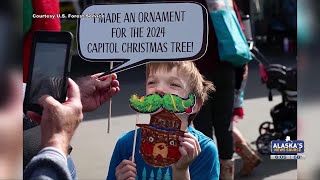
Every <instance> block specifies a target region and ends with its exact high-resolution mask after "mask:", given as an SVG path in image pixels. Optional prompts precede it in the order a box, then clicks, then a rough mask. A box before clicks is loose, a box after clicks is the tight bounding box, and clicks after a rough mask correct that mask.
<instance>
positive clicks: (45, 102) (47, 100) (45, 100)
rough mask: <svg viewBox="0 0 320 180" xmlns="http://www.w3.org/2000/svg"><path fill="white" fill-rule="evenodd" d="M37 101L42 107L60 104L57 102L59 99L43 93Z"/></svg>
mask: <svg viewBox="0 0 320 180" xmlns="http://www.w3.org/2000/svg"><path fill="white" fill-rule="evenodd" d="M38 103H39V105H40V106H42V107H43V108H45V107H49V106H51V107H56V106H57V107H58V106H59V105H61V104H60V103H59V101H57V100H55V99H54V98H53V97H52V96H49V95H43V96H41V97H40V98H39V100H38Z"/></svg>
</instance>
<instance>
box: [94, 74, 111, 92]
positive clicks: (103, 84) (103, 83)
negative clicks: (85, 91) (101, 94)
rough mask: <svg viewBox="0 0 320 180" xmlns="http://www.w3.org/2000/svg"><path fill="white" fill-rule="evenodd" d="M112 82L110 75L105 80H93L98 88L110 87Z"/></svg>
mask: <svg viewBox="0 0 320 180" xmlns="http://www.w3.org/2000/svg"><path fill="white" fill-rule="evenodd" d="M111 82H112V77H111V76H109V77H108V78H107V79H105V80H103V81H102V80H95V86H96V87H97V89H98V90H106V89H109V88H110V85H111Z"/></svg>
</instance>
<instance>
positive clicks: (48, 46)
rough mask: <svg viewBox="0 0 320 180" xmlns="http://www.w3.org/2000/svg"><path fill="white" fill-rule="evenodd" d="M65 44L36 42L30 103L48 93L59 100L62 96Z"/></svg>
mask: <svg viewBox="0 0 320 180" xmlns="http://www.w3.org/2000/svg"><path fill="white" fill-rule="evenodd" d="M67 46H68V45H67V44H58V43H40V42H38V43H36V47H35V54H34V62H33V69H32V77H31V87H30V97H29V98H30V103H32V104H38V99H39V98H40V97H41V96H43V95H45V94H48V95H50V96H52V97H53V98H55V99H57V100H59V99H61V97H62V92H61V91H62V90H63V82H64V79H63V78H64V77H65V76H64V71H65V61H66V56H67Z"/></svg>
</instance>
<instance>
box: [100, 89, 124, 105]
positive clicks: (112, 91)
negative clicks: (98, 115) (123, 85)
mask: <svg viewBox="0 0 320 180" xmlns="http://www.w3.org/2000/svg"><path fill="white" fill-rule="evenodd" d="M119 91H120V89H119V87H117V88H114V87H112V88H110V89H109V90H108V91H107V92H104V93H103V95H102V98H101V102H100V103H101V104H102V103H104V102H106V101H108V100H109V99H110V98H112V96H114V95H115V94H117V93H118V92H119Z"/></svg>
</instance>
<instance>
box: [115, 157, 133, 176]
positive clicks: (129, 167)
mask: <svg viewBox="0 0 320 180" xmlns="http://www.w3.org/2000/svg"><path fill="white" fill-rule="evenodd" d="M129 171H130V172H132V173H133V174H135V173H136V164H135V163H134V162H132V161H130V160H123V161H122V162H121V163H120V164H119V165H118V166H117V167H116V176H117V177H118V178H119V179H127V178H128V177H130V176H128V175H129V174H127V175H126V176H125V177H124V176H123V175H124V174H125V173H126V172H129ZM130 174H131V173H130ZM131 175H132V174H131Z"/></svg>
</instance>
